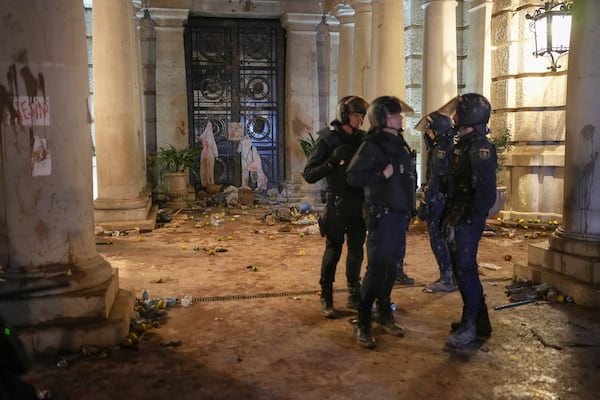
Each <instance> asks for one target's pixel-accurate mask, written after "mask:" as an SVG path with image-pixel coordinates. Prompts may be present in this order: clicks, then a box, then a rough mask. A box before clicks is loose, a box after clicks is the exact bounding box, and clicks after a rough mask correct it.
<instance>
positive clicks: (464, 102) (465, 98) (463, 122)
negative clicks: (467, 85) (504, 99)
mask: <svg viewBox="0 0 600 400" xmlns="http://www.w3.org/2000/svg"><path fill="white" fill-rule="evenodd" d="M491 112H492V106H491V105H490V102H489V101H488V99H486V98H485V97H484V96H482V95H480V94H477V93H467V94H463V95H462V96H459V100H458V105H457V107H456V116H457V124H458V125H460V126H475V125H485V124H487V123H488V121H489V120H490V114H491Z"/></svg>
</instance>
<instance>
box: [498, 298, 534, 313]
mask: <svg viewBox="0 0 600 400" xmlns="http://www.w3.org/2000/svg"><path fill="white" fill-rule="evenodd" d="M536 301H537V300H535V299H531V300H522V301H516V302H514V303H508V304H503V305H501V306H496V307H494V310H496V311H498V310H504V309H505V308H511V307H518V306H524V305H525V304H531V303H535V302H536Z"/></svg>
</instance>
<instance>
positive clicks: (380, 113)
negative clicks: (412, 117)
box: [367, 96, 414, 128]
mask: <svg viewBox="0 0 600 400" xmlns="http://www.w3.org/2000/svg"><path fill="white" fill-rule="evenodd" d="M412 112H414V110H413V108H412V107H411V106H409V105H408V104H406V103H405V102H403V101H402V100H400V99H399V98H397V97H396V96H381V97H378V98H376V99H375V100H373V102H372V103H371V105H370V106H369V110H368V111H367V118H368V119H369V124H370V125H371V127H373V128H385V127H386V126H387V116H388V115H389V114H400V113H412Z"/></svg>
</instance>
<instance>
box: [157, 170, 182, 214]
mask: <svg viewBox="0 0 600 400" xmlns="http://www.w3.org/2000/svg"><path fill="white" fill-rule="evenodd" d="M163 178H164V180H165V194H166V195H167V196H168V197H169V201H168V203H167V205H168V206H170V207H174V208H183V207H186V206H187V201H186V197H187V183H188V174H187V173H186V172H167V173H166V174H164V175H163Z"/></svg>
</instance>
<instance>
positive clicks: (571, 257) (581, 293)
mask: <svg viewBox="0 0 600 400" xmlns="http://www.w3.org/2000/svg"><path fill="white" fill-rule="evenodd" d="M551 240H552V243H553V244H552V246H551V245H550V243H548V242H545V243H538V244H533V245H530V246H529V249H528V257H527V265H522V264H519V263H515V264H514V265H513V273H514V275H517V276H520V277H523V278H526V279H529V280H531V281H533V282H534V283H536V284H539V283H548V284H550V285H552V286H553V287H555V288H556V289H558V290H559V291H561V292H562V293H564V294H565V295H567V296H570V297H572V298H573V300H574V301H575V303H577V304H580V305H583V306H587V307H593V308H598V307H600V260H599V259H598V258H597V257H593V256H591V257H590V256H589V255H590V254H595V253H597V251H598V249H600V244H598V243H591V242H585V243H584V242H581V241H577V242H580V243H579V244H575V243H574V242H575V241H573V240H572V239H561V238H557V237H553V238H552V239H551ZM557 241H559V242H560V245H558V244H557V243H556V242H557ZM565 241H567V242H568V243H567V242H565ZM590 246H591V247H593V248H595V249H596V250H595V251H591V252H588V253H587V254H585V253H582V254H574V253H570V252H569V253H567V252H565V251H564V249H570V250H572V249H574V248H580V247H582V248H583V247H585V248H588V249H589V247H590Z"/></svg>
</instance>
